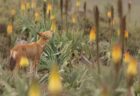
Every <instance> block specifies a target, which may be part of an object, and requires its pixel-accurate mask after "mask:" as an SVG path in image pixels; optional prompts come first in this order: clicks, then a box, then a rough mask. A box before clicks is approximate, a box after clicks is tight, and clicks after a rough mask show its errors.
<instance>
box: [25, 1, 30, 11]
mask: <svg viewBox="0 0 140 96" xmlns="http://www.w3.org/2000/svg"><path fill="white" fill-rule="evenodd" d="M30 8H31V5H30V2H26V9H27V10H30Z"/></svg>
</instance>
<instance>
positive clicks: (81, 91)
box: [0, 0, 140, 96]
mask: <svg viewBox="0 0 140 96" xmlns="http://www.w3.org/2000/svg"><path fill="white" fill-rule="evenodd" d="M4 2H5V3H4ZM37 2H38V3H37V9H31V10H30V11H27V10H25V11H24V12H23V11H21V10H20V9H19V6H15V5H18V3H19V2H17V1H16V0H13V1H8V0H3V1H0V4H2V7H1V8H0V13H4V14H3V15H0V17H2V18H1V19H0V23H1V24H4V25H7V24H8V22H9V18H10V17H11V14H10V11H11V10H10V9H11V8H14V9H16V15H15V17H14V18H15V19H14V22H13V25H14V31H13V33H12V34H11V36H10V37H8V36H7V34H6V29H5V32H1V33H0V34H1V36H0V37H1V38H0V39H1V40H0V52H1V53H0V62H1V64H0V96H27V94H28V91H29V88H30V84H32V80H34V78H35V79H37V80H38V83H39V86H40V89H41V95H40V96H50V95H49V92H48V90H47V85H48V77H49V73H50V70H51V65H52V64H58V66H59V73H60V74H61V77H62V84H63V95H64V96H133V95H132V94H135V96H136V94H137V95H138V94H139V93H140V89H139V88H140V87H139V76H140V73H139V65H138V64H139V63H137V67H138V70H137V75H135V76H130V77H131V78H128V76H129V75H128V74H127V68H128V67H129V64H128V65H127V64H125V62H123V64H120V66H121V67H119V71H116V70H117V67H118V65H117V64H115V63H114V62H113V60H112V57H111V49H112V46H113V44H115V43H116V42H117V41H118V38H119V37H117V35H116V34H117V30H118V29H119V25H120V23H119V22H118V23H116V24H115V25H113V32H114V34H113V36H112V37H110V26H109V23H108V17H107V16H106V12H107V11H108V10H109V8H110V7H109V6H111V4H110V3H107V2H102V3H107V5H104V4H103V5H102V6H101V7H103V9H102V8H100V7H99V12H100V17H101V18H103V21H102V20H100V21H99V23H100V27H99V41H98V42H97V43H99V57H98V58H99V64H100V69H101V72H100V73H98V68H97V67H98V66H97V63H98V62H97V55H96V54H97V51H96V42H95V41H93V42H92V44H91V42H89V32H90V29H91V27H92V25H94V24H95V22H94V21H95V20H94V15H93V11H88V12H90V13H88V14H90V16H87V17H93V18H92V19H91V18H86V20H87V21H84V20H85V17H84V14H85V13H84V12H83V14H82V12H81V13H80V12H77V11H76V13H77V14H80V15H78V16H79V17H78V18H77V23H76V24H72V23H71V18H70V17H71V14H69V15H68V22H65V20H64V23H67V24H68V29H66V25H65V24H64V25H61V17H60V16H59V13H60V9H59V7H58V6H57V5H58V3H59V2H56V1H55V0H53V2H54V5H53V6H57V7H53V10H54V11H53V14H55V16H56V17H57V18H56V20H57V29H56V32H54V36H53V37H52V39H51V40H50V41H49V43H47V44H46V47H45V49H44V52H43V54H42V56H41V58H40V64H39V65H38V66H37V67H38V76H37V77H34V78H33V77H31V76H30V74H29V73H28V72H24V71H23V70H20V72H18V73H16V74H12V72H11V71H10V70H8V69H7V66H8V64H9V52H10V49H11V48H12V47H13V46H15V45H16V43H15V42H16V41H17V38H20V39H25V40H27V41H28V42H33V41H36V40H37V39H38V36H37V32H42V31H46V30H50V27H51V24H52V22H51V20H50V19H49V18H48V16H46V22H45V23H44V18H43V11H42V5H43V1H37ZM88 3H89V2H88ZM55 4H57V5H55ZM9 5H10V6H9ZM72 5H74V4H73V3H72ZM108 5H109V6H108ZM81 6H82V5H81ZM106 6H107V7H106ZM116 6H117V5H116ZM92 7H93V6H92ZM75 8H76V7H75ZM132 8H133V6H132ZM36 10H38V11H39V13H40V20H39V21H38V22H35V20H34V18H35V17H34V12H35V11H36ZM75 10H77V9H75ZM133 11H134V9H133V10H132V12H133ZM117 14H118V13H117V10H116V8H115V14H114V15H115V19H116V20H118V19H119V17H118V15H117ZM131 14H132V13H131ZM80 16H81V17H80ZM3 18H4V19H3ZM133 18H134V17H133V16H132V17H131V18H130V19H129V17H128V15H127V19H126V29H127V30H128V32H129V34H130V35H129V38H128V41H127V45H126V46H125V47H126V48H127V50H129V52H130V53H131V54H132V57H134V58H136V59H137V61H139V58H140V57H139V56H140V55H139V54H140V53H139V50H140V46H139V45H140V42H139V35H140V34H139V30H140V29H139V28H138V27H137V26H138V25H134V24H133V23H132V22H129V21H130V20H132V21H133V20H134V19H133ZM137 24H138V23H137ZM45 25H46V26H45ZM62 26H63V29H62V30H60V29H61V28H62ZM85 29H86V32H85ZM110 40H111V41H112V43H110V42H109V41H110ZM10 41H11V43H9V42H10ZM119 43H122V42H119ZM125 51H126V49H125ZM116 54H117V53H116ZM132 69H135V68H134V67H133V68H132Z"/></svg>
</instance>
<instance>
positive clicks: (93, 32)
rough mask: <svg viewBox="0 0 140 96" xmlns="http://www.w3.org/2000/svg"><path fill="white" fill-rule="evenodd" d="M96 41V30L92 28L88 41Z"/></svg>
mask: <svg viewBox="0 0 140 96" xmlns="http://www.w3.org/2000/svg"><path fill="white" fill-rule="evenodd" d="M95 40H96V28H95V27H94V26H93V27H92V28H91V30H90V35H89V41H90V42H94V41H95Z"/></svg>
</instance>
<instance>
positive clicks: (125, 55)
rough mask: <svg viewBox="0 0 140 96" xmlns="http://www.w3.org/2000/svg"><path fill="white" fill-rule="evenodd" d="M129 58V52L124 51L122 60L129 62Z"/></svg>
mask: <svg viewBox="0 0 140 96" xmlns="http://www.w3.org/2000/svg"><path fill="white" fill-rule="evenodd" d="M130 59H131V56H130V53H129V52H128V51H127V52H125V53H124V62H125V63H129V62H130Z"/></svg>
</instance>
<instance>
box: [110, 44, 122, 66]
mask: <svg viewBox="0 0 140 96" xmlns="http://www.w3.org/2000/svg"><path fill="white" fill-rule="evenodd" d="M121 57H122V51H121V46H120V44H115V45H114V46H113V48H112V60H113V61H114V62H115V63H116V64H117V63H118V62H119V61H120V60H121Z"/></svg>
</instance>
